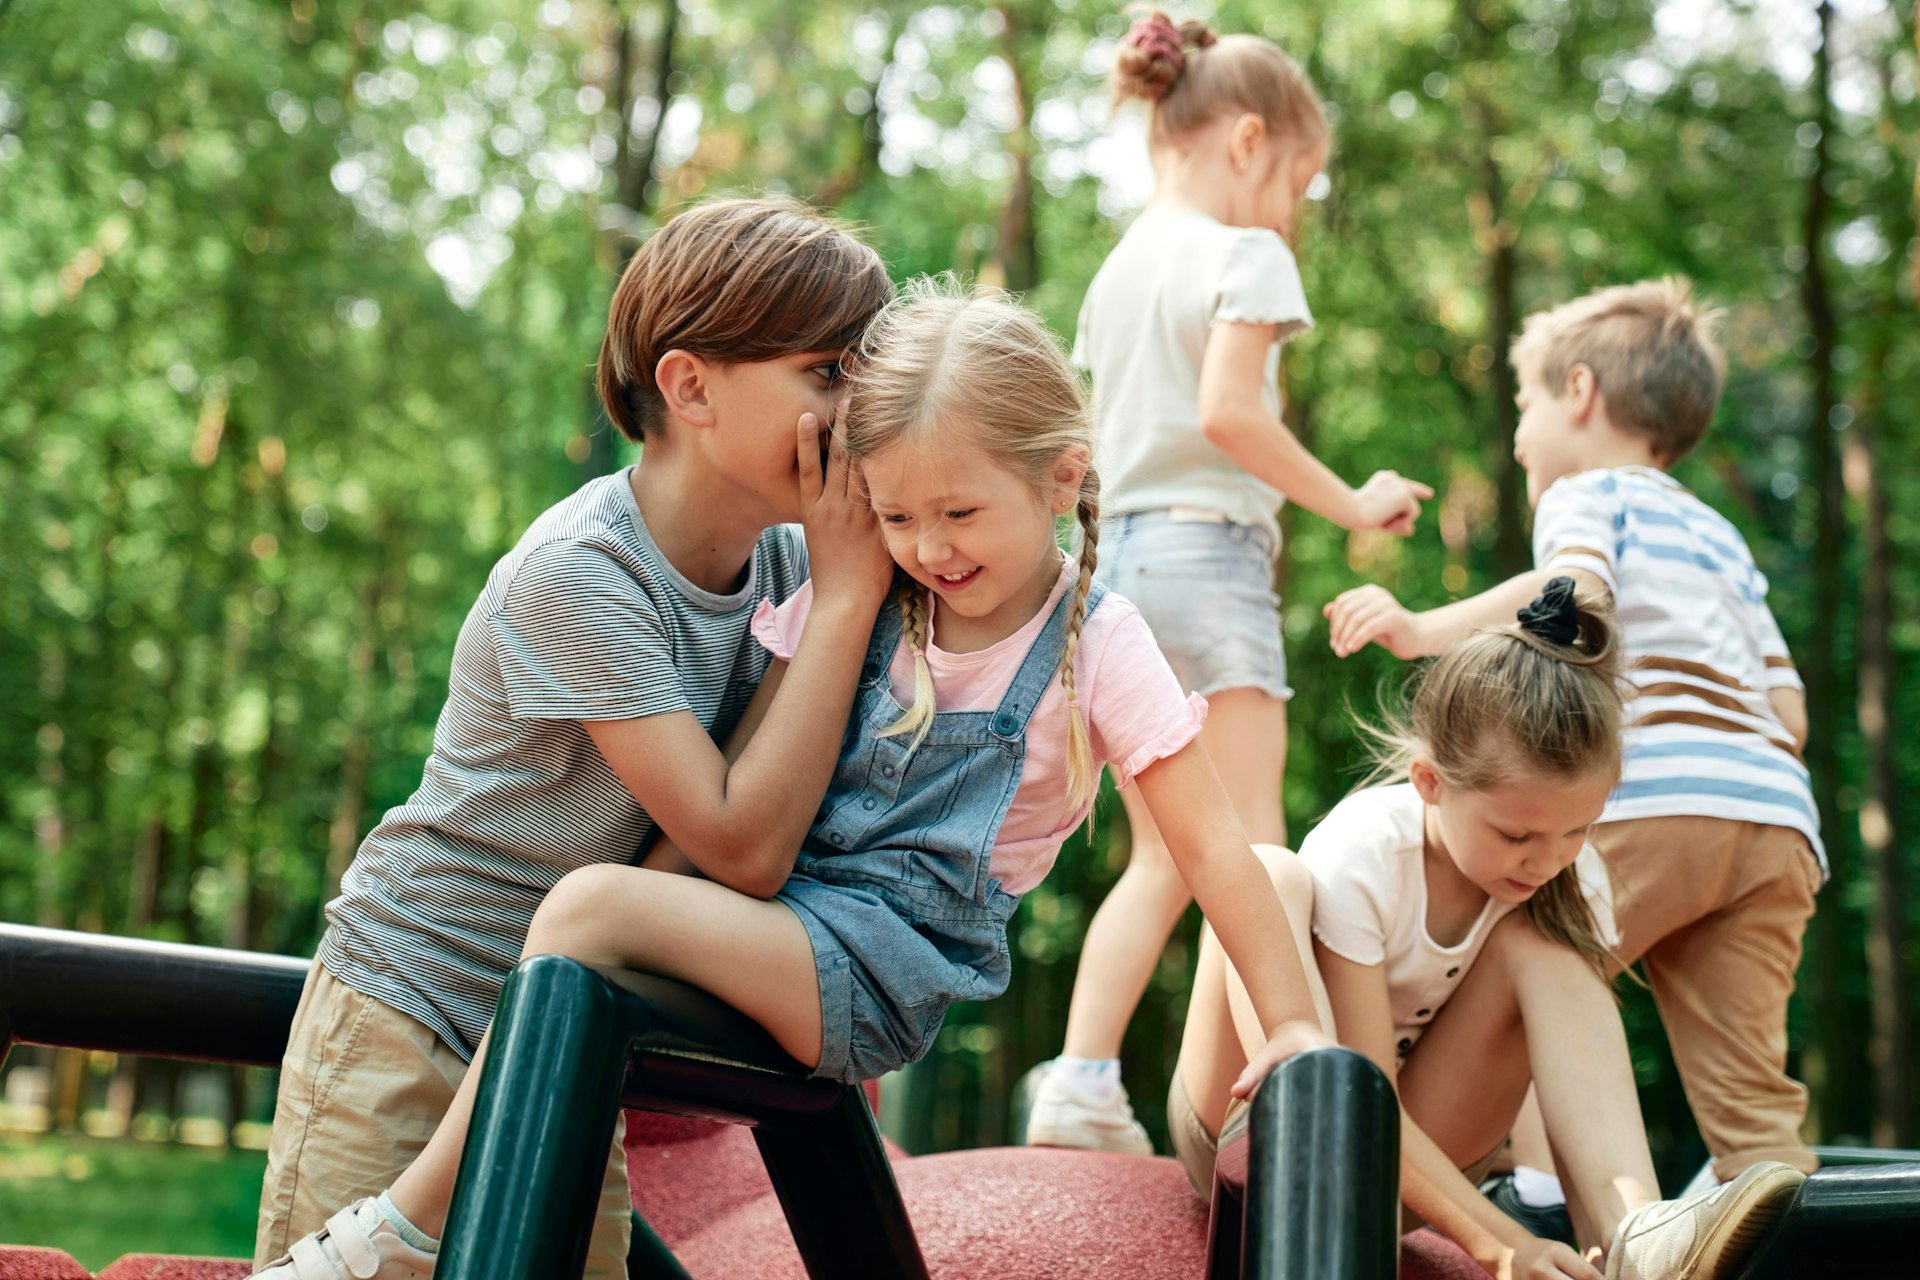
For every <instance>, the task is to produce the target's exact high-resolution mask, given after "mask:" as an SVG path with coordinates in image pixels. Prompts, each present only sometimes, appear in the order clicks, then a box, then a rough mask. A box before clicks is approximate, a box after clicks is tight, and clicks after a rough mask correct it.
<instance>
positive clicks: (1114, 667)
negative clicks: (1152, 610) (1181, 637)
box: [1087, 598, 1207, 787]
mask: <svg viewBox="0 0 1920 1280" xmlns="http://www.w3.org/2000/svg"><path fill="white" fill-rule="evenodd" d="M1109 609H1112V610H1113V611H1114V612H1113V614H1112V615H1111V616H1112V619H1113V621H1112V624H1111V625H1110V626H1109V627H1102V628H1101V631H1102V632H1103V635H1102V636H1101V645H1100V649H1099V652H1098V653H1097V654H1095V655H1092V656H1093V658H1094V662H1093V671H1092V676H1093V679H1092V680H1091V682H1090V683H1091V684H1092V686H1093V687H1092V689H1091V690H1090V691H1089V697H1088V699H1087V719H1088V722H1089V723H1088V730H1089V734H1090V736H1091V738H1092V740H1093V749H1094V754H1095V755H1096V756H1097V757H1098V758H1099V760H1100V762H1101V763H1103V764H1105V765H1106V766H1107V767H1108V768H1109V769H1111V770H1112V771H1113V781H1114V785H1115V786H1121V787H1124V786H1127V785H1128V784H1129V783H1131V782H1132V781H1133V779H1134V775H1135V774H1137V773H1139V772H1140V771H1141V770H1142V769H1144V768H1146V767H1147V766H1148V765H1150V764H1153V763H1154V762H1155V761H1157V760H1164V759H1166V758H1167V757H1168V756H1170V755H1172V754H1174V753H1175V752H1176V751H1179V750H1180V749H1181V748H1182V747H1184V746H1186V745H1187V744H1188V743H1189V742H1192V741H1193V740H1194V738H1196V737H1197V736H1199V733H1200V726H1201V725H1203V724H1205V723H1206V722H1207V700H1206V699H1205V698H1203V697H1201V696H1200V695H1199V694H1197V693H1196V694H1194V695H1192V696H1191V697H1189V696H1187V695H1186V694H1184V693H1182V692H1181V690H1180V682H1179V680H1177V679H1176V678H1175V677H1174V674H1173V669H1172V668H1171V667H1169V666H1167V660H1166V658H1165V657H1163V656H1161V653H1160V646H1159V645H1157V644H1155V643H1154V639H1153V632H1152V631H1150V630H1148V629H1147V624H1146V621H1145V620H1144V619H1142V618H1141V617H1140V613H1139V611H1138V610H1137V609H1135V608H1134V607H1133V605H1132V604H1130V603H1128V602H1127V601H1125V600H1123V599H1119V598H1111V599H1109V600H1108V601H1107V602H1106V603H1105V604H1103V605H1102V606H1101V607H1100V610H1099V611H1098V612H1096V613H1095V614H1094V617H1095V618H1096V619H1100V618H1101V615H1102V614H1105V613H1106V612H1107V611H1108V610H1109ZM1102 620H1103V621H1104V619H1102Z"/></svg>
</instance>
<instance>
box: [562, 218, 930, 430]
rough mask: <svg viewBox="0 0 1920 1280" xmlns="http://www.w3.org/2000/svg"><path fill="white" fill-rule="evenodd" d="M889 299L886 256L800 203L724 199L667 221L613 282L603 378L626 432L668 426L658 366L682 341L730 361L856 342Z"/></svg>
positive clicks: (602, 387) (610, 410)
mask: <svg viewBox="0 0 1920 1280" xmlns="http://www.w3.org/2000/svg"><path fill="white" fill-rule="evenodd" d="M892 297H893V283H892V281H890V280H889V279H888V278H887V269H886V266H885V264H884V263H882V262H881V261H880V255H879V254H877V253H875V252H874V251H873V250H872V249H870V248H868V247H867V246H866V245H864V244H862V243H861V242H860V241H859V240H857V239H856V238H855V237H854V236H853V234H852V233H851V232H849V231H848V230H846V229H845V228H843V227H841V226H840V225H838V224H837V223H835V222H833V221H831V220H830V219H828V218H827V217H825V216H824V215H822V214H821V213H819V212H818V211H817V210H814V209H811V208H808V207H807V206H806V205H803V204H801V203H799V202H798V201H795V200H787V199H782V198H766V199H755V200H716V201H713V202H712V203H710V204H703V205H696V206H695V207H694V208H691V209H688V210H687V211H686V212H684V213H681V214H678V215H676V216H675V217H673V218H672V219H670V220H669V221H668V222H667V223H666V225H665V226H663V227H661V228H660V229H659V230H658V231H656V232H654V234H653V238H652V239H650V240H648V241H647V243H646V244H644V245H642V246H641V248H640V251H639V252H638V253H636V254H634V255H633V260H632V261H631V262H629V263H628V264H627V269H626V271H625V272H623V273H622V274H621V276H620V283H619V285H618V286H617V287H616V288H615V289H614V291H613V304H612V306H611V307H610V308H609V309H608V314H607V336H606V339H605V341H603V342H602V343H601V345H600V362H599V365H598V367H597V368H596V370H595V382H596V384H597V386H598V389H599V392H600V402H601V404H602V405H604V406H605V407H606V411H607V417H608V418H609V419H611V420H612V422H613V425H614V426H616V427H618V428H620V433H621V434H622V435H624V436H626V437H627V439H629V440H641V439H644V438H645V437H646V436H648V435H649V434H654V433H657V432H659V431H660V430H661V429H662V428H663V427H665V425H666V403H665V401H663V400H662V399H661V398H660V391H659V388H657V387H656V386H654V383H653V370H654V366H655V365H657V364H658V363H659V362H660V357H661V356H663V355H665V354H666V353H667V352H669V351H672V350H675V349H676V348H677V349H679V350H683V351H690V352H692V353H693V354H695V355H698V356H702V357H705V358H706V359H709V360H718V361H721V362H722V363H726V364H736V363H749V362H752V361H756V360H772V359H775V358H777V357H779V356H784V355H792V354H795V353H796V352H802V351H838V350H844V349H846V348H848V347H851V346H853V344H854V343H855V342H857V341H858V340H859V338H860V334H861V332H862V331H863V330H864V329H865V328H866V326H867V321H868V320H869V319H871V318H872V317H873V315H874V314H875V313H876V312H878V311H879V310H880V308H881V307H883V306H885V305H886V304H887V302H888V300H889V299H891V298H892Z"/></svg>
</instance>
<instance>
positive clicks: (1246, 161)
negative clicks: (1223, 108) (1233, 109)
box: [1227, 111, 1267, 173]
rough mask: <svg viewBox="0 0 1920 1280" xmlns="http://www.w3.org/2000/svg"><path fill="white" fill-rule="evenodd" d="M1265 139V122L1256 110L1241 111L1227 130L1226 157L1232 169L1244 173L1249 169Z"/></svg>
mask: <svg viewBox="0 0 1920 1280" xmlns="http://www.w3.org/2000/svg"><path fill="white" fill-rule="evenodd" d="M1266 141H1267V122H1266V121H1265V120H1263V119H1262V118H1261V117H1260V115H1259V113H1258V112H1254V111H1246V112H1242V113H1241V115H1240V118H1239V119H1237V120H1235V121H1234V122H1233V124H1232V126H1231V127H1229V128H1228V130H1227V159H1228V160H1229V161H1231V162H1232V163H1233V171H1234V172H1235V173H1245V172H1246V171H1247V170H1249V169H1251V168H1252V167H1253V162H1254V161H1255V160H1256V159H1258V158H1259V155H1260V148H1261V147H1263V146H1265V145H1266Z"/></svg>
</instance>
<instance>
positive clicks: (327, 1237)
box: [252, 1196, 434, 1280]
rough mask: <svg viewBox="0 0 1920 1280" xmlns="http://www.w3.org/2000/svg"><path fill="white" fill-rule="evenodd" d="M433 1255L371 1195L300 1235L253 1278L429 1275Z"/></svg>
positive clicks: (425, 1278) (377, 1279)
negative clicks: (407, 1236) (403, 1232)
mask: <svg viewBox="0 0 1920 1280" xmlns="http://www.w3.org/2000/svg"><path fill="white" fill-rule="evenodd" d="M433 1259H434V1255H433V1254H431V1253H426V1252H424V1251H422V1250H420V1249H416V1248H414V1247H413V1246H412V1245H410V1244H408V1243H407V1242H406V1241H405V1240H402V1239H401V1238H400V1233H399V1232H397V1231H395V1230H394V1229H393V1224H392V1223H390V1222H388V1221H387V1220H386V1218H385V1217H384V1216H383V1215H382V1214H381V1212H380V1208H379V1206H378V1205H376V1204H375V1203H374V1202H373V1197H372V1196H368V1197H367V1198H366V1199H364V1200H356V1201H354V1202H353V1203H352V1204H350V1205H348V1206H347V1207H346V1208H344V1209H342V1210H341V1211H340V1212H338V1213H336V1214H334V1215H333V1216H332V1217H331V1218H328V1219H327V1225H326V1226H324V1227H322V1228H320V1229H319V1230H318V1231H316V1232H314V1233H313V1234H312V1235H305V1236H301V1237H300V1238H299V1239H298V1240H295V1241H294V1242H293V1247H292V1248H290V1249H288V1250H287V1251H286V1253H284V1254H282V1255H281V1256H280V1257H278V1258H276V1259H274V1260H273V1262H271V1263H269V1264H268V1266H267V1269H266V1270H265V1271H260V1272H257V1273H255V1275H254V1276H253V1277H252V1280H429V1277H431V1276H432V1275H433Z"/></svg>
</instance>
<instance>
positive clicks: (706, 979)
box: [389, 865, 821, 1236]
mask: <svg viewBox="0 0 1920 1280" xmlns="http://www.w3.org/2000/svg"><path fill="white" fill-rule="evenodd" d="M522 954H523V955H527V956H535V955H544V954H557V955H564V956H570V957H572V958H573V959H575V960H580V961H584V962H585V963H587V964H597V965H608V966H617V967H619V968H624V969H639V970H643V971H645V972H647V973H656V974H659V975H661V976H662V977H667V978H677V979H679V980H680V981H682V982H686V983H690V984H691V985H693V986H696V987H699V988H700V989H701V990H703V991H707V992H710V993H711V994H713V995H715V996H717V997H719V998H720V999H722V1000H724V1001H726V1002H727V1003H728V1004H730V1005H732V1006H733V1007H734V1008H736V1009H738V1010H739V1011H740V1012H741V1013H744V1014H746V1015H747V1016H748V1017H749V1018H752V1019H753V1020H754V1021H755V1022H758V1023H759V1024H760V1025H761V1026H763V1027H765V1028H766V1029H767V1030H768V1031H769V1032H770V1033H772V1035H773V1038H774V1039H775V1040H776V1041H778V1042H779V1044H780V1047H781V1048H782V1049H785V1050H786V1051H787V1052H788V1053H789V1054H791V1055H793V1057H794V1058H796V1059H798V1060H799V1061H801V1062H803V1063H809V1064H811V1063H816V1062H818V1061H820V1034H821V1032H820V980H819V977H818V975H817V974H816V972H815V970H814V962H813V946H812V944H811V943H810V942H809V941H808V940H807V931H806V927H805V926H804V925H802V924H801V923H800V918H799V917H798V916H796V915H794V913H793V912H792V910H791V909H789V908H788V907H786V906H784V905H783V904H781V903H779V902H774V901H762V900H760V899H758V898H750V897H748V896H746V895H745V894H742V893H736V892H734V891H733V890H732V889H729V888H726V887H725V886H724V885H719V884H715V883H713V882H712V881H710V880H702V879H698V878H695V877H691V876H683V875H674V874H669V873H665V872H659V871H648V870H644V869H642V868H639V867H623V866H615V865H605V866H595V867H587V868H584V869H582V870H579V871H575V872H572V873H570V874H569V875H568V876H567V877H566V878H565V879H563V880H561V882H560V883H559V884H558V885H556V886H554V888H553V891H552V892H551V893H549V894H548V895H547V897H546V900H545V901H544V902H543V903H541V905H540V910H539V911H538V912H537V913H536V914H535V915H534V918H533V927H532V928H531V929H529V930H528V932H527V943H526V947H525V949H524V951H523V953H522ZM485 1053H486V1041H484V1040H483V1041H482V1042H481V1046H480V1050H479V1052H478V1053H476V1054H475V1055H474V1059H473V1065H472V1066H471V1067H470V1068H468V1070H467V1074H466V1076H465V1078H463V1079H462V1080H461V1081H460V1088H459V1089H458V1091H456V1092H455V1094H454V1098H453V1104H452V1105H451V1106H450V1107H448V1108H447V1114H446V1117H445V1118H444V1119H443V1120H441V1122H440V1127H439V1128H438V1129H437V1130H435V1131H434V1135H433V1137H432V1138H431V1139H429V1140H428V1142H427V1146H426V1149H425V1150H423V1151H422V1152H421V1153H420V1156H419V1158H418V1159H416V1160H415V1161H414V1162H413V1164H412V1165H410V1166H409V1167H408V1168H407V1170H406V1172H404V1173H402V1174H401V1175H400V1176H399V1177H398V1178H397V1179H395V1180H394V1184H393V1187H392V1189H391V1190H390V1192H389V1194H390V1195H391V1197H392V1199H393V1203H394V1207H395V1208H397V1209H399V1210H400V1212H401V1213H402V1214H404V1215H406V1217H407V1218H408V1219H409V1220H410V1221H411V1222H412V1223H413V1224H414V1225H415V1226H417V1227H419V1228H420V1229H421V1230H422V1231H425V1232H426V1233H427V1234H429V1235H434V1236H438V1235H439V1234H441V1232H442V1230H443V1229H444V1228H445V1226H446V1219H447V1206H448V1205H449V1203H451V1201H452V1199H453V1181H454V1175H455V1174H456V1173H457V1172H458V1171H459V1167H460V1153H461V1150H462V1149H463V1148H464V1147H465V1146H466V1141H467V1130H468V1128H469V1126H470V1125H471V1123H472V1120H473V1101H474V1095H475V1093H477V1092H478V1090H479V1086H480V1065H481V1062H482V1059H483V1055H484V1054H485Z"/></svg>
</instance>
